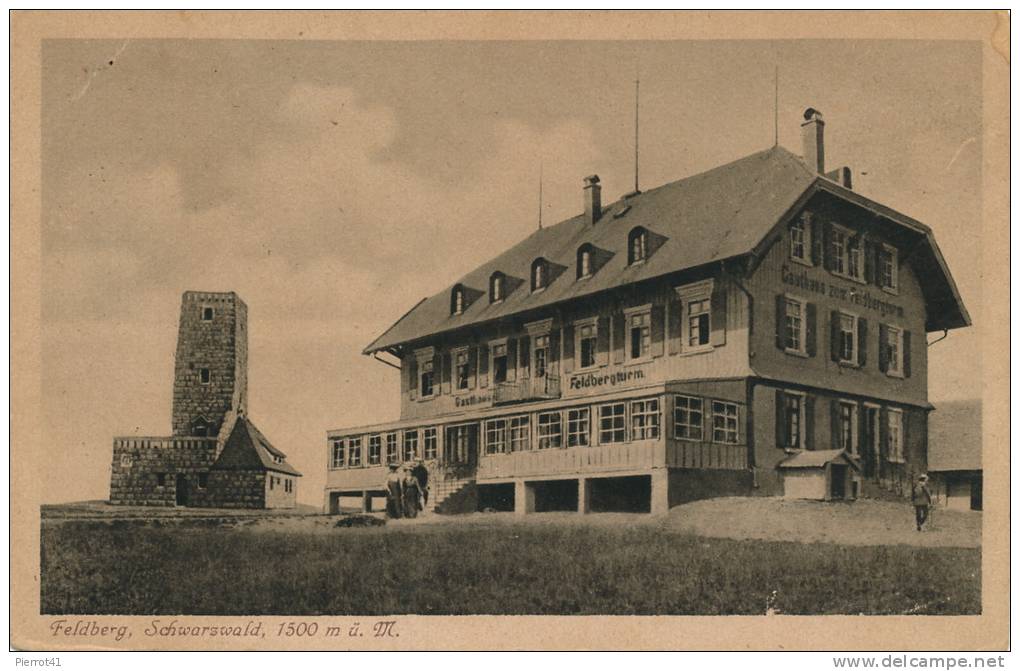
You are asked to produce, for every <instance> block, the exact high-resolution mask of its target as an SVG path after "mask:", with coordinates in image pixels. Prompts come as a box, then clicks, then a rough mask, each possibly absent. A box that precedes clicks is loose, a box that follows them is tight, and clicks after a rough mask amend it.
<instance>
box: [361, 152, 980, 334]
mask: <svg viewBox="0 0 1020 671" xmlns="http://www.w3.org/2000/svg"><path fill="white" fill-rule="evenodd" d="M818 190H826V191H829V192H830V193H832V194H834V195H837V196H839V197H842V198H844V199H846V200H850V201H851V202H854V203H856V204H858V205H859V206H862V207H868V209H870V210H871V211H872V212H874V213H877V214H878V215H879V216H883V217H886V218H888V219H890V220H892V221H895V222H897V223H899V224H900V225H904V226H909V227H910V228H911V230H913V231H915V232H917V234H918V235H919V236H922V237H924V238H925V239H926V240H927V242H928V244H927V245H925V248H926V249H925V250H922V252H921V253H920V254H917V255H915V256H916V257H917V259H918V260H919V261H920V262H924V263H929V264H930V265H931V266H932V267H933V269H935V270H940V271H941V275H942V279H938V280H935V281H933V282H932V285H933V286H932V287H929V288H928V289H927V291H928V292H929V293H930V294H931V296H932V298H931V300H934V301H935V302H936V304H937V305H938V306H939V308H940V310H941V312H942V313H944V314H946V315H948V316H947V318H946V319H942V320H939V319H936V320H934V321H933V322H932V323H931V324H930V325H929V326H930V327H931V329H932V330H934V329H936V328H937V329H941V328H955V327H957V326H964V325H966V324H968V323H969V318H968V317H967V316H966V310H965V309H964V308H963V304H962V302H961V301H960V300H959V294H958V293H957V292H956V287H955V285H953V283H952V278H951V277H950V276H949V272H948V270H947V269H946V267H945V263H944V261H943V260H942V257H941V254H940V253H939V251H938V247H937V246H935V241H934V238H933V237H932V236H931V232H930V231H929V230H928V229H927V227H925V226H923V225H922V224H919V223H918V222H915V221H913V220H912V219H910V218H909V217H905V216H903V215H900V214H898V213H896V212H895V211H893V210H891V209H889V208H886V207H884V206H881V205H878V204H877V203H873V202H872V201H870V200H868V199H866V198H864V197H862V196H860V195H859V194H857V193H855V192H853V191H850V190H848V189H843V188H842V187H840V186H839V185H837V184H836V183H835V182H832V181H830V180H828V179H826V178H824V177H821V176H819V175H817V174H815V173H814V172H812V171H811V170H810V169H808V167H807V165H806V164H805V163H804V162H803V160H802V159H801V158H800V157H799V156H797V155H795V154H793V153H791V152H790V151H788V150H786V149H784V148H783V147H778V146H776V147H773V148H771V149H768V150H766V151H762V152H758V153H756V154H751V155H750V156H746V157H744V158H742V159H739V160H737V161H734V162H732V163H728V164H726V165H723V166H720V167H718V168H714V169H712V170H709V171H707V172H703V173H700V174H698V175H694V176H692V177H687V178H685V179H682V180H679V181H677V182H672V183H670V184H666V185H663V186H660V187H657V188H655V189H651V190H649V191H646V192H644V193H641V194H638V195H636V196H631V197H629V198H628V197H625V198H623V199H621V200H618V201H616V202H614V203H610V204H609V205H607V206H605V207H603V210H602V217H601V218H600V219H599V220H598V222H596V223H595V225H594V226H592V225H589V224H587V223H586V222H585V220H584V216H583V215H578V216H576V217H573V218H571V219H567V220H566V221H563V222H560V223H559V224H556V225H555V226H551V227H548V228H544V229H539V230H537V231H535V232H534V233H532V234H531V235H530V236H528V237H527V238H525V239H524V240H523V241H521V242H520V243H518V244H517V245H515V246H513V247H511V248H510V249H509V250H507V251H506V252H504V253H502V254H500V255H499V256H497V257H495V258H494V259H492V260H491V261H489V262H487V263H485V264H483V265H481V266H480V267H478V268H476V269H475V270H473V271H472V272H470V273H468V274H467V275H466V276H464V277H463V278H461V279H460V280H459V281H458V282H456V283H455V284H452V285H451V286H449V287H447V288H446V289H444V290H443V291H441V292H439V293H438V294H436V295H434V296H431V297H429V298H426V299H424V300H422V301H421V302H420V303H419V304H418V305H416V306H415V307H413V308H412V309H411V310H410V311H408V313H407V314H405V315H404V316H403V317H401V318H400V319H399V320H398V321H397V322H396V323H395V324H394V325H393V326H391V327H390V328H389V329H387V330H386V331H385V332H384V333H383V334H382V335H380V336H379V337H378V338H376V340H375V341H373V342H372V343H371V344H370V345H368V346H367V347H366V348H365V350H364V353H365V354H370V353H372V352H376V351H380V350H385V349H388V348H392V347H394V346H397V345H402V344H406V343H409V342H411V341H414V340H417V339H420V338H424V337H426V336H430V335H434V334H438V333H443V332H446V331H452V330H454V329H459V328H464V327H467V326H472V325H476V324H480V323H483V322H488V321H491V320H495V319H499V318H502V317H508V316H510V315H514V314H516V313H520V312H523V311H525V310H533V309H535V308H540V307H545V306H549V305H553V304H556V303H560V302H563V301H566V300H570V299H574V298H578V297H581V296H588V295H592V294H596V293H599V292H601V291H605V290H608V289H613V288H615V287H620V286H623V285H627V284H632V283H634V282H639V281H641V280H647V279H652V278H656V277H661V276H663V275H667V274H669V273H673V272H676V271H679V270H684V269H689V268H696V267H698V266H704V265H706V264H710V263H714V262H718V261H721V260H725V259H729V258H734V257H738V256H743V255H746V254H750V253H753V252H756V251H759V250H760V246H761V245H762V244H764V242H765V241H766V240H767V239H768V238H769V234H770V233H771V232H772V231H773V230H774V229H776V227H777V226H778V225H779V224H780V223H782V222H784V221H785V219H786V217H788V216H791V215H792V214H793V210H794V208H795V207H799V206H800V205H802V204H803V203H804V202H806V199H807V198H808V197H809V196H810V195H812V194H813V193H815V192H817V191H818ZM628 206H629V208H628ZM636 226H642V227H644V228H646V229H647V230H648V231H649V232H650V234H651V236H652V237H653V238H654V239H655V240H656V241H657V242H661V246H659V247H658V248H657V249H655V251H654V253H652V254H651V255H650V257H649V258H648V259H647V260H646V261H644V262H643V263H641V264H637V265H633V266H628V264H627V236H628V234H629V232H630V231H631V230H633V229H634V228H635V227H636ZM586 242H587V243H591V244H592V245H594V246H595V247H596V248H597V249H599V250H602V251H603V252H604V256H606V257H608V258H606V259H605V260H604V262H603V265H601V266H600V267H599V268H598V270H597V272H595V274H594V275H592V276H591V277H589V278H586V279H580V280H577V279H575V264H576V254H577V249H578V248H579V247H580V246H581V245H582V244H584V243H586ZM538 257H544V258H545V259H547V260H548V261H549V262H550V264H552V265H553V266H556V267H559V268H565V270H563V271H562V273H561V274H560V275H559V276H555V277H554V279H553V280H552V281H551V282H550V284H549V286H548V287H547V288H546V289H544V290H543V291H541V292H539V293H531V292H530V291H529V290H528V287H529V285H528V283H525V284H524V285H522V286H518V287H517V288H516V289H515V290H514V291H513V292H511V293H509V294H508V295H507V296H506V298H505V299H504V300H503V301H501V302H499V303H496V304H490V302H489V298H488V289H489V278H490V276H491V275H492V273H493V272H496V271H501V272H503V273H506V274H507V275H517V276H519V275H524V276H527V273H528V272H529V270H530V268H531V264H532V262H533V261H534V260H535V259H536V258H538ZM457 285H462V286H464V287H465V288H467V289H468V290H469V294H473V295H475V296H478V297H477V298H476V299H475V300H473V301H472V302H471V303H470V304H469V305H468V306H467V307H466V309H465V310H464V311H463V313H462V314H458V315H451V314H450V295H451V294H450V292H451V290H452V289H453V287H455V286H457ZM926 298H928V295H927V294H926ZM931 312H932V310H931V309H929V313H931Z"/></svg>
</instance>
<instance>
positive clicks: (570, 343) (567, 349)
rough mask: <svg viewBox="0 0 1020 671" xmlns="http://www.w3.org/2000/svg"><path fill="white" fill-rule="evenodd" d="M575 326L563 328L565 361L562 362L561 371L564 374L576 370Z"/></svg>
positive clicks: (568, 325)
mask: <svg viewBox="0 0 1020 671" xmlns="http://www.w3.org/2000/svg"><path fill="white" fill-rule="evenodd" d="M574 338H575V336H574V325H573V324H565V325H564V326H563V361H561V362H560V369H561V370H562V371H563V372H564V373H569V372H570V371H572V370H574Z"/></svg>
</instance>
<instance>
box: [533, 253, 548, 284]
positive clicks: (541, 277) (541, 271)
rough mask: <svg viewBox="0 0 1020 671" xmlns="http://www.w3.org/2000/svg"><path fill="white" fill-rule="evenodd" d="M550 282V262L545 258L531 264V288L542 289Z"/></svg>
mask: <svg viewBox="0 0 1020 671" xmlns="http://www.w3.org/2000/svg"><path fill="white" fill-rule="evenodd" d="M548 283H549V264H548V263H547V262H546V260H545V259H543V258H537V259H535V262H534V263H532V264H531V290H532V291H542V290H543V289H545V287H546V285H547V284H548Z"/></svg>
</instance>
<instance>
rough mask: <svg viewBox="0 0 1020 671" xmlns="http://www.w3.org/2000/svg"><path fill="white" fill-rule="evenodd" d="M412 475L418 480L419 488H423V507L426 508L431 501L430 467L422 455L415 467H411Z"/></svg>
mask: <svg viewBox="0 0 1020 671" xmlns="http://www.w3.org/2000/svg"><path fill="white" fill-rule="evenodd" d="M411 475H413V476H414V478H415V479H416V480H417V481H418V488H419V489H420V490H421V499H422V504H421V509H422V510H424V509H425V506H426V505H428V502H429V469H428V467H427V466H425V462H424V461H423V460H422V458H421V457H418V460H417V461H416V462H415V464H414V468H412V469H411Z"/></svg>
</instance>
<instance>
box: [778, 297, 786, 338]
mask: <svg viewBox="0 0 1020 671" xmlns="http://www.w3.org/2000/svg"><path fill="white" fill-rule="evenodd" d="M776 347H778V348H779V349H786V297H785V296H783V294H776Z"/></svg>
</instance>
